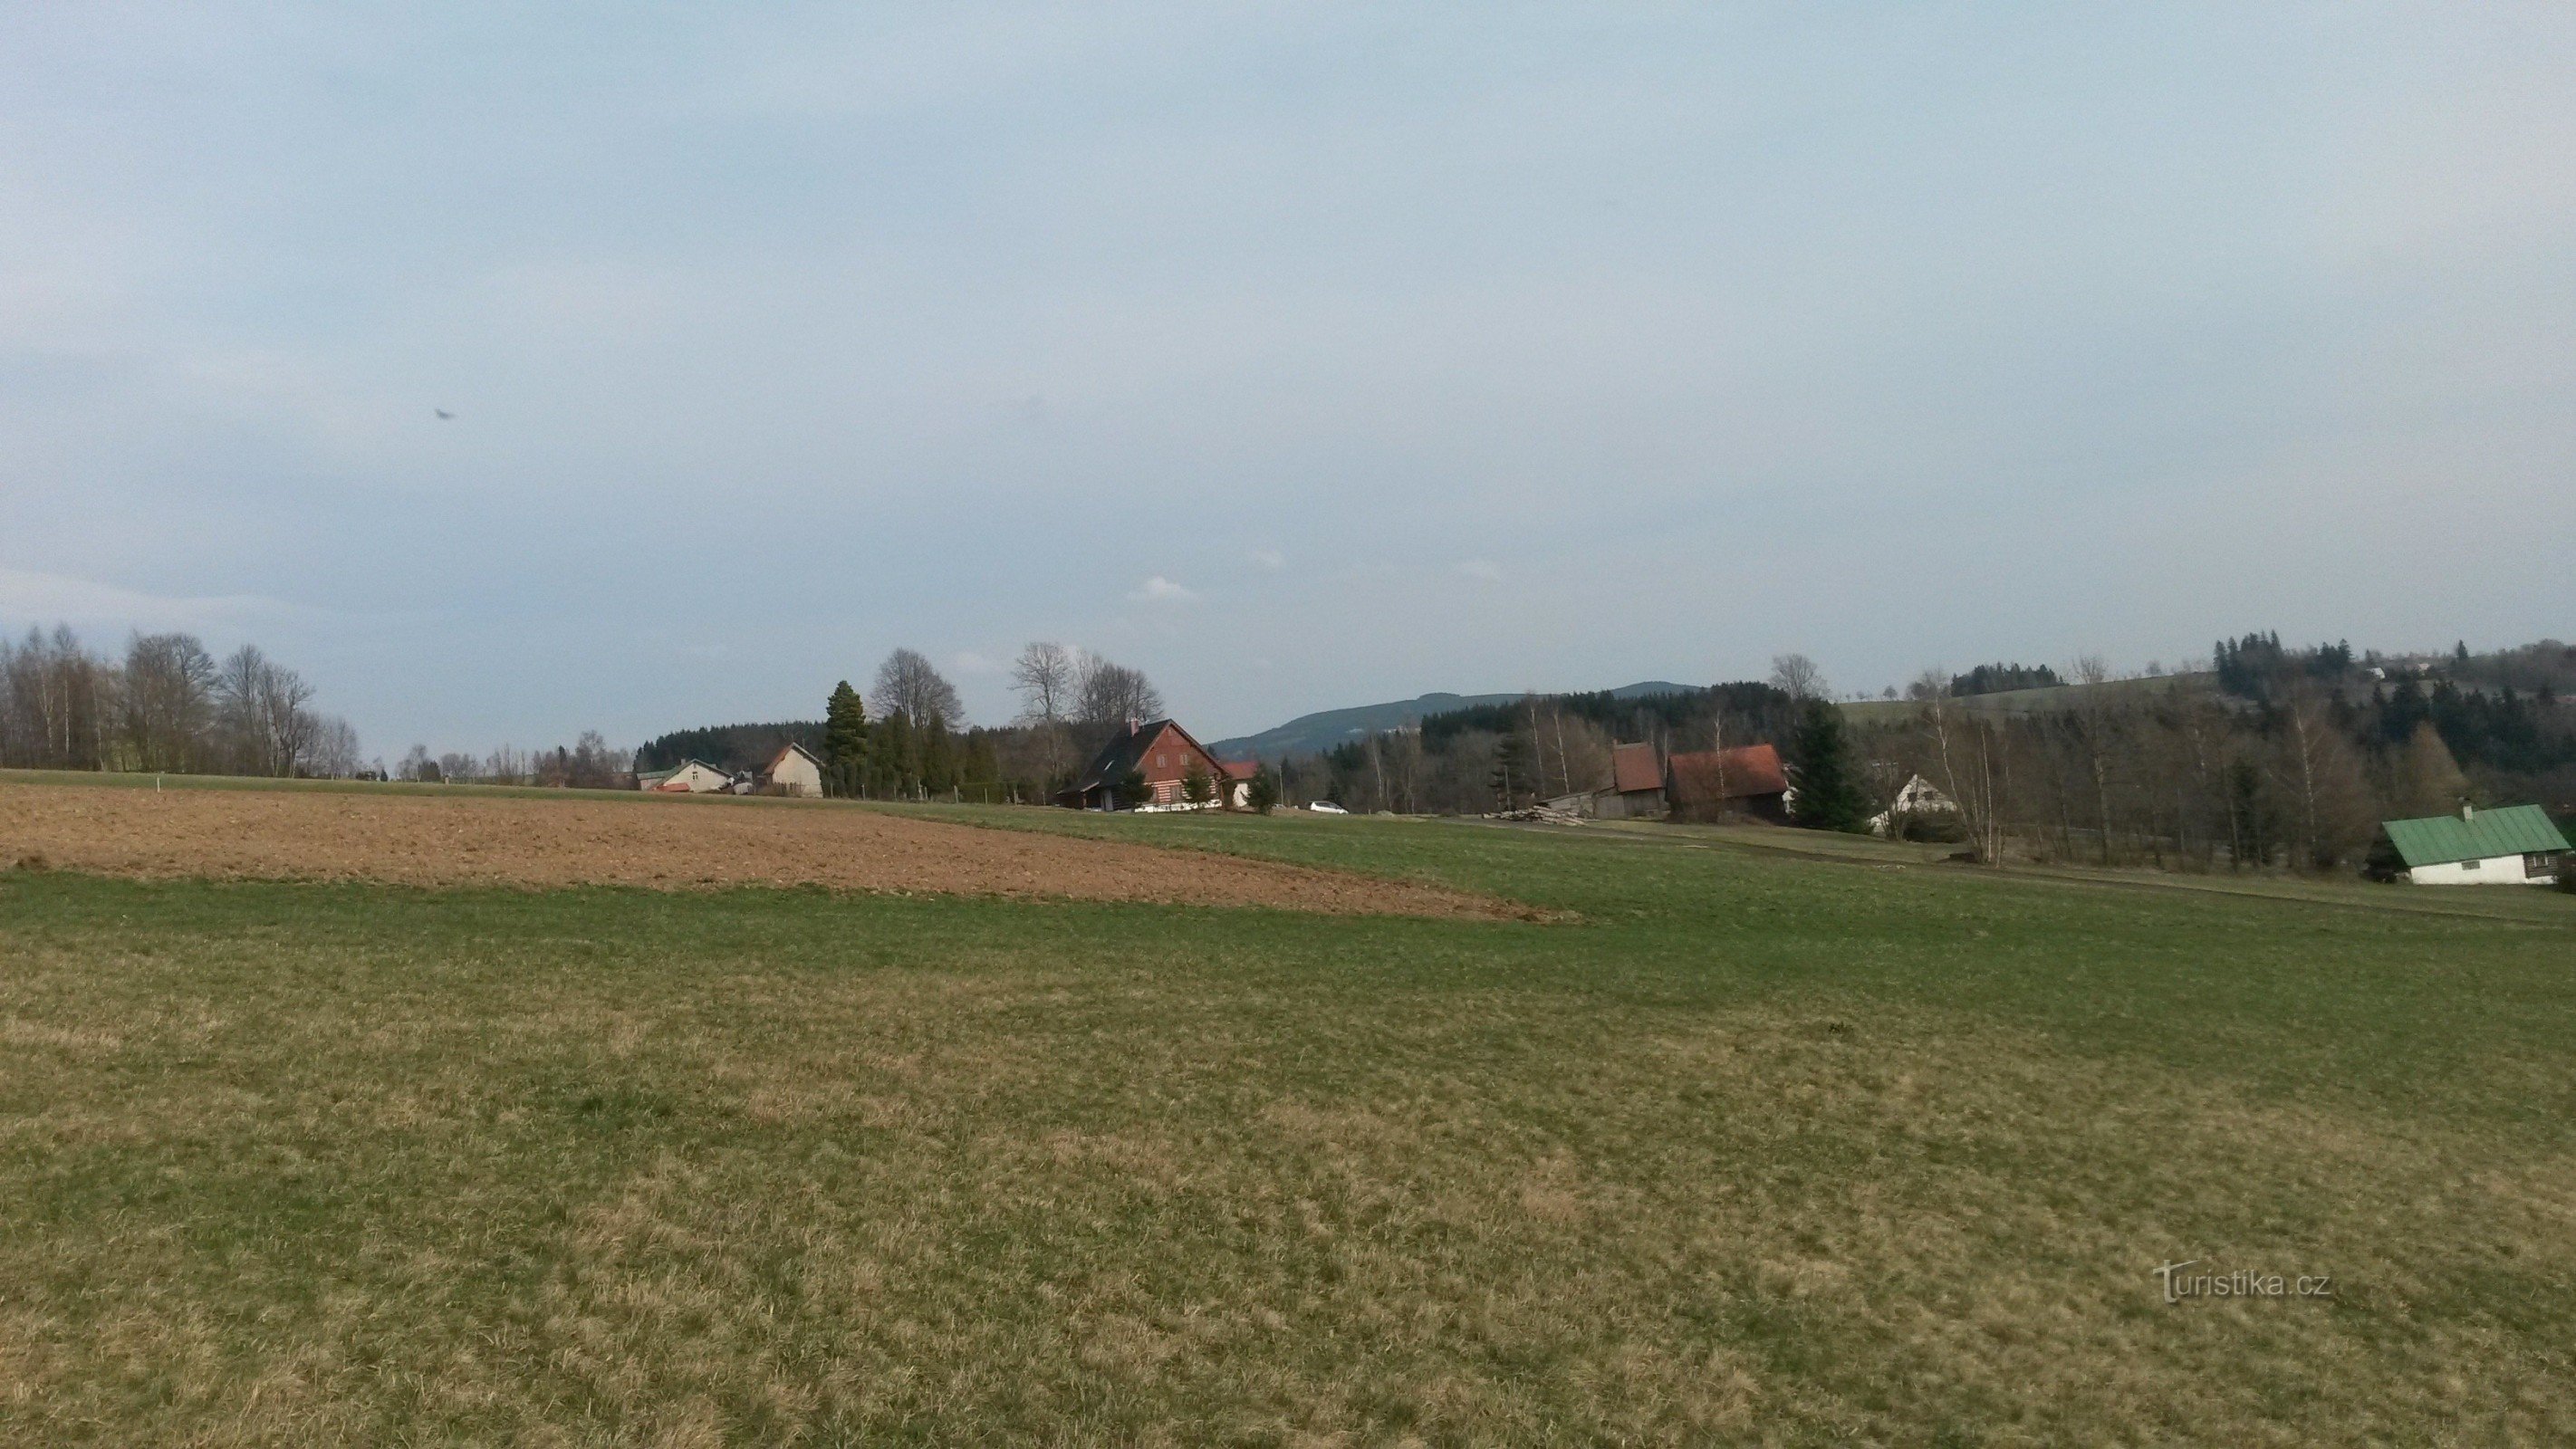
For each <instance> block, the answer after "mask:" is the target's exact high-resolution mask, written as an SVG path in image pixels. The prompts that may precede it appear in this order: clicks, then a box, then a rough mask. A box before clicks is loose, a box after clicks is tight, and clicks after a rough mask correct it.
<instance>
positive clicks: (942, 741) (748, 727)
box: [635, 642, 1163, 804]
mask: <svg viewBox="0 0 2576 1449" xmlns="http://www.w3.org/2000/svg"><path fill="white" fill-rule="evenodd" d="M1011 682H1012V687H1013V689H1014V690H1015V691H1016V692H1017V693H1018V694H1019V696H1020V701H1021V709H1020V712H1019V714H1018V715H1017V716H1016V717H1015V718H1013V719H1012V720H1011V721H1009V722H1007V723H1003V724H995V725H977V724H974V723H973V722H971V721H970V720H969V719H968V718H967V715H966V708H965V702H964V700H963V699H962V698H961V697H960V696H959V694H958V692H957V687H956V685H955V684H954V683H953V682H951V681H950V680H949V679H948V678H947V677H946V676H945V675H944V674H942V673H941V672H940V671H939V669H938V667H937V666H936V665H934V664H933V663H932V662H931V661H930V659H929V657H928V656H926V655H924V654H922V653H921V652H920V651H919V650H916V649H911V648H898V649H896V650H894V651H893V652H891V653H889V654H888V655H887V656H886V658H885V660H884V662H882V663H881V664H879V665H878V666H877V670H876V673H875V674H874V675H873V676H872V677H871V678H870V680H869V685H868V688H867V689H865V690H864V691H863V690H861V689H859V688H857V687H856V686H854V685H852V684H851V683H850V681H848V680H846V679H844V680H841V681H839V682H838V683H837V684H835V685H834V686H833V688H832V690H831V692H830V694H829V695H828V696H827V697H826V698H825V699H824V702H823V717H822V718H821V719H816V720H781V721H775V722H771V723H764V724H737V725H717V726H709V727H705V728H699V729H687V730H675V731H672V732H670V733H668V734H665V735H661V736H658V737H656V738H654V739H652V740H649V741H647V742H646V743H645V744H644V745H643V746H642V747H641V748H639V749H638V750H637V751H636V752H635V768H637V769H639V770H657V769H669V768H672V767H673V766H676V765H678V764H679V763H680V762H681V761H683V760H688V759H698V760H703V761H705V762H706V763H707V764H709V765H712V766H715V767H716V768H718V769H721V770H725V771H727V772H729V773H730V772H734V771H740V770H755V769H758V768H760V767H761V766H764V765H766V764H767V763H768V762H769V761H770V760H771V759H773V758H774V757H775V756H776V755H777V753H778V751H779V750H780V749H781V748H783V747H784V746H785V745H787V744H789V743H791V742H792V743H795V744H800V745H803V746H804V747H805V748H807V749H809V750H812V751H813V752H814V754H815V756H816V757H817V758H819V759H820V760H822V762H823V789H824V793H825V794H827V795H831V796H835V797H841V798H848V799H868V800H927V799H953V800H967V801H977V802H983V803H991V804H1008V803H1020V804H1038V803H1043V802H1045V801H1047V800H1049V799H1051V798H1053V796H1054V795H1055V794H1056V793H1057V792H1059V791H1061V790H1063V789H1065V788H1067V787H1069V786H1071V785H1072V784H1073V783H1074V780H1075V778H1076V776H1077V775H1078V774H1079V772H1080V771H1081V768H1082V767H1083V765H1084V764H1086V763H1087V762H1088V761H1089V760H1090V759H1091V757H1092V756H1093V755H1094V754H1096V753H1097V752H1098V751H1099V749H1100V747H1101V746H1102V745H1104V744H1106V743H1107V742H1108V740H1109V737H1110V736H1111V734H1113V733H1114V732H1115V731H1117V730H1118V729H1120V728H1123V727H1124V726H1125V724H1126V722H1127V721H1129V720H1137V721H1140V722H1141V721H1144V720H1148V719H1154V718H1158V717H1160V716H1161V714H1162V713H1163V696H1162V693H1161V691H1160V690H1158V689H1156V688H1155V687H1154V683H1153V681H1152V680H1150V679H1148V678H1147V677H1146V676H1145V673H1144V671H1142V670H1140V669H1135V668H1131V667H1129V666H1127V665H1123V664H1119V663H1117V662H1116V661H1114V660H1110V659H1106V658H1103V657H1102V656H1100V655H1098V654H1094V653H1092V652H1091V651H1089V650H1086V649H1080V648H1075V647H1069V646H1066V645H1063V644H1056V643H1050V642H1037V643H1032V644H1030V645H1028V646H1027V647H1026V648H1024V649H1022V650H1021V651H1020V654H1019V656H1018V658H1017V659H1016V660H1014V661H1013V663H1012V666H1011Z"/></svg>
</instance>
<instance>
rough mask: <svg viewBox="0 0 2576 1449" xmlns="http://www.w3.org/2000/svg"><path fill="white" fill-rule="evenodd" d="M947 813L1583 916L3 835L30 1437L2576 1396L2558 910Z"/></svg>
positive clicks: (2240, 1435) (1397, 1439)
mask: <svg viewBox="0 0 2576 1449" xmlns="http://www.w3.org/2000/svg"><path fill="white" fill-rule="evenodd" d="M0 788H6V786H0ZM747 808H748V807H747ZM938 813H939V815H940V817H941V818H945V819H971V820H974V821H977V822H979V823H984V824H989V825H994V826H996V827H1005V828H1007V827H1031V828H1046V829H1055V830H1063V831H1072V832H1082V833H1105V834H1112V835H1115V836H1118V837H1119V838H1126V839H1139V840H1145V841H1151V842H1160V843H1169V844H1181V845H1189V846H1196V847H1200V848H1209V849H1217V850H1223V851H1230V852H1234V853H1240V854H1248V855H1255V856H1265V857H1273V858H1279V859H1287V860H1295V861H1300V862H1303V863H1309V864H1321V865H1331V866H1339V867H1342V868H1347V869H1354V870H1361V871H1367V872H1372V873H1379V874H1387V875H1396V876H1407V877H1414V878H1421V879H1429V880H1436V881H1439V882H1442V883H1446V884H1452V885H1458V886H1465V887H1471V888H1474V889H1479V890H1486V891H1493V892H1498V893H1501V894H1505V895H1509V896H1513V897H1516V898H1519V899H1522V900H1526V901H1530V902H1533V903H1536V904H1540V905H1543V906H1546V907H1549V908H1551V909H1552V910H1554V911H1557V912H1560V913H1562V914H1563V918H1562V919H1560V920H1558V921H1557V922H1555V923H1551V924H1538V923H1530V922H1516V921H1430V920H1410V919H1391V918H1327V917H1320V916H1307V915H1297V914H1291V913H1285V912H1277V911H1262V910H1208V909H1186V908H1169V907H1153V906H1134V905H1079V904H1037V903H1006V902H995V901H978V900H961V899H952V898H937V897H898V896H863V895H862V896H835V895H829V894H824V893H821V892H816V891H770V890H737V891H726V892H714V893H706V894H696V895H661V894H653V893H648V892H642V891H631V890H608V889H575V890H561V891H553V892H545V893H535V892H518V891H506V890H447V891H428V890H416V889H401V888H393V887H370V886H346V885H339V886H319V885H260V884H220V885H219V884H210V883H192V882H179V883H159V884H142V883H134V882H127V881H119V880H107V879H97V878H88V877H81V876H75V875H70V874H66V873H62V872H47V871H25V870H21V871H11V872H6V873H0V1126H5V1139H0V1204H5V1208H0V1442H9V1443H30V1444H33V1443H48V1444H56V1443H96V1444H137V1443H143V1444H151V1443H206V1444H309V1443H331V1442H345V1443H396V1442H400V1443H423V1444H432V1443H468V1442H475V1443H492V1442H528V1443H557V1444H627V1443H672V1444H718V1443H740V1444H856V1443H880V1442H896V1443H901V1442H920V1443H979V1442H980V1443H995V1444H1002V1443H1023V1442H1029V1441H1033V1440H1036V1441H1051V1442H1093V1441H1115V1442H1138V1443H1174V1444H1181V1443H1201V1442H1211V1441H1215V1442H1243V1443H1276V1444H1316V1443H1406V1442H1419V1443H1436V1444H1470V1443H1490V1442H1497V1441H1547V1442H1602V1441H1609V1442H1621V1441H1624V1442H1673V1441H1677V1440H1691V1441H1702V1442H1712V1441H1713V1442H1729V1441H1758V1442H1776V1443H1791V1444H1795V1443H1818V1444H1822V1443H1842V1442H1852V1441H1862V1442H1878V1443H1889V1444H1926V1443H1955V1444H1972V1443H1998V1444H2013V1443H2032V1444H2038V1443H2106V1444H2107V1443H2176V1442H2183V1443H2207V1444H2229V1445H2243V1444H2283V1445H2289V1444H2302V1445H2304V1444H2317V1443H2386V1442H2399V1443H2451V1442H2535V1443H2536V1442H2569V1441H2571V1440H2576V1362H2571V1357H2576V1355H2572V1354H2571V1349H2570V1345H2571V1344H2576V1154H2571V1147H2576V1141H2572V1140H2571V1131H2570V1126H2569V1124H2570V1123H2571V1121H2576V1071H2571V1063H2576V979H2571V969H2572V968H2576V900H2571V899H2569V898H2565V897H2558V896H2544V895H2542V894H2540V893H2537V892H2530V893H2501V892H2498V893H2489V894H2487V895H2485V896H2480V897H2477V898H2475V899H2471V898H2469V897H2467V896H2462V897H2459V898H2458V904H2456V905H2447V904H2446V905H2445V906H2444V907H2443V908H2442V909H2439V910H2431V911H2427V910H2421V909H2417V908H2416V906H2417V903H2419V902H2421V901H2422V900H2423V899H2424V893H2421V892H2409V891H2404V890H2398V889H2393V888H2392V889H2383V890H2368V889H2363V888H2358V887H2355V888H2349V889H2347V888H2322V887H2316V888H2307V889H2306V890H2305V891H2304V892H2302V891H2288V892H2285V893H2284V894H2281V895H2275V896H2249V895H2233V894H2224V893H2219V892H2203V891H2186V890H2173V889H2148V888H2139V887H2138V886H2136V885H2135V883H2133V882H2121V881H2108V880H2056V879H2042V878H2033V877H2016V876H1993V875H1988V874H1985V873H1981V872H1976V871H1972V870H1968V869H1964V868H1958V867H1942V866H1932V865H1926V864H1921V863H1920V861H1921V857H1920V856H1919V855H1909V854H1907V853H1905V852H1903V851H1902V850H1886V849H1883V848H1882V849H1876V850H1873V849H1867V848H1862V849H1854V850H1850V851H1847V852H1846V853H1845V855H1844V856H1843V857H1841V858H1817V857H1810V856H1806V855H1803V854H1799V853H1795V852H1792V851H1787V850H1783V849H1780V848H1777V845H1778V842H1777V841H1776V839H1774V840H1765V839H1763V838H1760V837H1759V836H1758V835H1730V834H1728V833H1726V832H1709V833H1707V834H1705V835H1704V836H1692V835H1690V834H1688V833H1676V834H1669V835H1661V836H1657V835H1640V834H1637V833H1634V832H1614V831H1590V832H1585V831H1570V832H1550V831H1526V830H1512V829H1503V828H1495V827H1490V826H1477V825H1467V824H1458V823H1436V822H1407V821H1382V820H1342V821H1320V820H1312V819H1305V818H1289V817H1282V818H1279V819H1274V820H1256V819H1248V818H1171V817H1164V818H1158V819H1152V820H1130V819H1120V820H1103V819H1100V818H1097V817H1079V816H1072V815H1063V814H1049V813H1045V812H1011V811H988V812H957V811H943V812H938ZM2188 1259H2196V1260H2200V1266H2199V1267H2197V1268H2195V1269H2193V1270H2190V1271H2192V1272H2203V1271H2208V1270H2210V1269H2215V1270H2217V1271H2219V1272H2227V1271H2230V1270H2234V1269H2247V1270H2254V1271H2256V1272H2260V1273H2279V1274H2282V1275H2285V1276H2295V1275H2301V1274H2305V1275H2310V1276H2323V1277H2330V1278H2331V1280H2332V1288H2331V1294H2330V1296H2320V1297H2314V1298H2308V1299H2295V1300H2294V1299H2271V1298H2245V1299H2229V1300H2208V1299H2203V1300H2193V1301H2185V1302H2181V1303H2177V1304H2167V1303H2166V1302H2164V1301H2163V1299H2162V1298H2161V1296H2160V1295H2159V1291H2158V1281H2157V1278H2156V1276H2155V1273H2154V1270H2155V1269H2156V1268H2157V1267H2158V1265H2160V1264H2163V1263H2167V1262H2175V1261H2181V1260H2188Z"/></svg>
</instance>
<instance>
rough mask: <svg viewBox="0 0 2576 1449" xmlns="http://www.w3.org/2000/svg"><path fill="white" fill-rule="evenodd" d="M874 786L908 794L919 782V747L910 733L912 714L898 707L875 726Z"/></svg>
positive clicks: (898, 794) (901, 794) (880, 789)
mask: <svg viewBox="0 0 2576 1449" xmlns="http://www.w3.org/2000/svg"><path fill="white" fill-rule="evenodd" d="M876 745H877V748H876V767H877V770H876V773H877V782H878V784H877V788H878V790H879V791H880V792H882V793H884V794H888V795H893V796H896V797H902V796H906V795H910V794H911V793H912V792H913V790H914V788H915V787H917V786H918V785H920V783H921V747H920V745H919V744H918V743H917V742H916V741H915V740H914V739H913V736H912V716H910V715H908V714H905V713H904V712H903V711H902V710H896V711H895V712H894V713H892V714H889V715H887V716H886V717H885V722H884V723H883V724H881V725H879V726H877V740H876Z"/></svg>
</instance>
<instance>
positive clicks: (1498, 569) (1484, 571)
mask: <svg viewBox="0 0 2576 1449" xmlns="http://www.w3.org/2000/svg"><path fill="white" fill-rule="evenodd" d="M1458 572H1460V573H1462V574H1464V575H1466V576H1467V577H1468V578H1471V579H1482V580H1484V581H1485V582H1486V583H1489V584H1498V583H1501V582H1502V581H1503V566H1502V565H1501V564H1498V563H1496V562H1494V561H1493V560H1492V559H1489V558H1471V559H1469V560H1467V561H1466V562H1465V563H1462V564H1460V565H1458Z"/></svg>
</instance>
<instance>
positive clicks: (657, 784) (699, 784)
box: [635, 760, 733, 795]
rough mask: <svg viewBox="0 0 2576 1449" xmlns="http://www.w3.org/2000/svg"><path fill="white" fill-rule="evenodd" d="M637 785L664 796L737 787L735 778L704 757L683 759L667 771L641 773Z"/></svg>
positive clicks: (718, 793) (637, 777) (711, 792)
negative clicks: (734, 783) (734, 785)
mask: <svg viewBox="0 0 2576 1449" xmlns="http://www.w3.org/2000/svg"><path fill="white" fill-rule="evenodd" d="M635 788H636V789H638V790H647V791H651V792H653V793H655V794H661V795H720V794H723V793H725V792H727V791H729V790H731V789H732V788H733V777H732V776H730V775H728V774H726V773H725V772H724V771H722V770H719V769H717V768H716V767H715V766H713V765H710V764H708V763H707V762H706V761H704V760H682V761H681V762H680V763H678V764H676V765H673V766H672V767H671V768H669V769H667V770H647V771H645V772H644V773H643V774H640V775H637V776H636V777H635Z"/></svg>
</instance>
